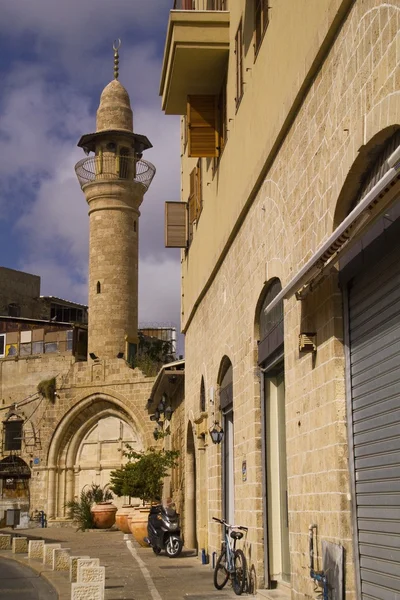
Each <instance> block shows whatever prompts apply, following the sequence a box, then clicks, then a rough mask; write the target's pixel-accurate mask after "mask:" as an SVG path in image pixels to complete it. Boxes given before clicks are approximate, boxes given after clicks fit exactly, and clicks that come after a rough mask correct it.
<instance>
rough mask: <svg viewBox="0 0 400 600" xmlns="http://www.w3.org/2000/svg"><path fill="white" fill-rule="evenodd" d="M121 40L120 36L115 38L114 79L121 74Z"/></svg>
mask: <svg viewBox="0 0 400 600" xmlns="http://www.w3.org/2000/svg"><path fill="white" fill-rule="evenodd" d="M121 43H122V42H121V40H120V39H119V38H118V39H117V40H114V43H113V50H114V79H118V75H119V53H118V50H119V49H120V48H121Z"/></svg>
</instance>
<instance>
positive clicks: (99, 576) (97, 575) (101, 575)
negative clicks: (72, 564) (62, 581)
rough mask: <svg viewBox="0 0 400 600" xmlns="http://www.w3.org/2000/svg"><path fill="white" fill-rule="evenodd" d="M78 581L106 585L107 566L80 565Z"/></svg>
mask: <svg viewBox="0 0 400 600" xmlns="http://www.w3.org/2000/svg"><path fill="white" fill-rule="evenodd" d="M78 583H102V584H103V585H104V587H105V585H106V568H105V567H80V569H79V580H78Z"/></svg>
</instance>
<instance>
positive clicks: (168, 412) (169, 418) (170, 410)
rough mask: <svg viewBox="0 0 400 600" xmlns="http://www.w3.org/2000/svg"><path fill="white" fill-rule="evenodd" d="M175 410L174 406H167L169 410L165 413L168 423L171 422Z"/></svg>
mask: <svg viewBox="0 0 400 600" xmlns="http://www.w3.org/2000/svg"><path fill="white" fill-rule="evenodd" d="M173 412H174V411H173V409H172V406H167V408H166V409H165V411H164V417H165V418H166V419H167V421H170V420H171V417H172V413H173Z"/></svg>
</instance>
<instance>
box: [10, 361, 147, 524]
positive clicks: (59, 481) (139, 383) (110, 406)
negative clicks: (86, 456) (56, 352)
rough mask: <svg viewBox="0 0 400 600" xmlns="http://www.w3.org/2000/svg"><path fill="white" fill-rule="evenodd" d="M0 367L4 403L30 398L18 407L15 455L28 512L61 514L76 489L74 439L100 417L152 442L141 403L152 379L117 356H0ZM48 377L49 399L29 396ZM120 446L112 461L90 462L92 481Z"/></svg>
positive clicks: (99, 479)
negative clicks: (26, 480) (21, 464)
mask: <svg viewBox="0 0 400 600" xmlns="http://www.w3.org/2000/svg"><path fill="white" fill-rule="evenodd" d="M41 366H42V370H41V369H40V367H41ZM0 370H1V371H0V373H1V385H2V388H1V389H2V395H3V404H4V405H9V404H11V403H12V402H20V401H21V400H22V399H26V398H28V397H29V396H31V395H33V397H34V398H35V399H34V401H33V402H29V404H26V405H23V406H21V407H20V411H21V414H22V416H24V417H25V419H26V421H25V424H24V436H26V439H25V440H24V441H23V444H22V450H21V453H20V456H21V458H22V459H23V460H24V461H25V462H26V463H27V464H28V466H30V467H31V474H32V476H31V479H30V484H29V487H30V509H29V510H30V513H33V512H34V511H35V510H44V511H45V512H46V514H47V516H48V517H66V511H65V502H66V501H67V500H70V499H73V498H74V496H75V495H77V494H78V493H79V491H80V490H78V487H79V481H80V480H79V471H80V467H79V464H75V460H76V457H77V452H78V450H79V447H80V443H81V442H82V440H83V439H84V436H85V435H86V434H87V433H88V431H89V430H90V428H91V427H94V426H95V425H96V423H97V422H98V421H99V420H100V419H102V418H107V417H110V416H112V417H116V418H120V419H121V420H122V421H123V422H125V423H126V424H127V426H128V427H130V428H131V429H132V430H133V431H134V432H136V433H135V435H136V439H137V440H138V443H139V444H140V447H146V446H148V445H150V444H151V442H152V435H151V434H152V423H151V421H150V420H149V417H148V414H147V411H146V408H145V407H146V402H147V399H148V397H149V395H150V391H151V388H152V385H153V383H154V378H149V377H145V376H144V375H143V374H142V373H141V371H139V370H138V369H135V370H133V369H131V368H130V367H129V366H128V365H127V364H126V363H125V361H124V360H122V359H117V358H115V359H114V360H108V361H97V362H92V361H91V362H89V363H86V362H82V363H72V362H71V360H70V359H69V360H67V359H66V357H64V356H54V357H52V356H48V357H45V356H43V357H40V358H39V359H34V360H32V359H31V358H27V359H19V360H18V361H14V360H5V361H0ZM51 376H56V382H57V395H56V397H55V399H54V402H51V401H49V400H48V399H46V398H42V397H36V396H35V393H36V387H37V384H38V382H39V381H40V380H42V379H45V378H46V379H47V378H49V377H51ZM2 434H3V432H2V429H1V435H2ZM123 450H124V448H121V453H120V458H119V459H118V462H117V463H116V464H115V462H114V463H113V460H114V461H115V459H112V460H108V459H107V454H105V455H104V456H103V457H99V458H98V460H96V461H95V463H96V464H95V465H94V469H95V471H96V472H95V474H94V479H95V481H96V482H98V483H101V484H102V485H103V484H104V483H105V482H104V481H103V480H102V476H101V470H102V468H103V469H104V468H105V467H106V466H107V465H108V469H109V468H110V467H111V468H114V467H113V465H114V464H115V467H118V466H120V465H121V464H122V463H123V462H124V461H125V460H126V459H124V457H123ZM104 452H105V453H107V448H106V445H105V446H104ZM0 458H1V457H0ZM100 458H101V459H100Z"/></svg>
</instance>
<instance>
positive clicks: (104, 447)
mask: <svg viewBox="0 0 400 600" xmlns="http://www.w3.org/2000/svg"><path fill="white" fill-rule="evenodd" d="M144 441H145V436H144V435H143V432H142V431H141V429H140V427H139V425H138V423H137V422H136V419H135V418H134V417H133V415H132V414H131V412H130V411H129V409H127V408H126V407H125V406H123V405H122V403H121V402H120V401H119V400H117V399H115V398H113V397H111V396H108V395H102V394H96V395H95V396H94V397H89V398H87V399H85V400H84V401H81V402H80V403H79V404H78V405H76V406H75V407H74V408H73V409H71V411H69V412H68V413H67V414H66V415H65V416H64V418H63V419H62V421H61V422H60V423H59V425H58V427H57V429H56V431H55V433H54V435H53V438H52V441H51V443H50V448H49V454H48V507H47V512H48V518H49V519H65V518H66V517H67V514H66V510H65V504H66V502H68V501H70V500H73V499H74V498H76V497H77V496H79V494H80V491H81V489H82V488H83V487H84V486H85V485H87V484H90V483H97V484H100V485H105V484H106V483H108V479H109V474H110V472H111V470H113V469H116V468H118V467H120V466H121V465H122V464H124V463H125V462H126V458H125V457H124V456H123V450H124V448H125V445H126V443H130V444H131V445H132V446H133V447H134V448H135V449H137V450H141V449H143V448H144ZM122 501H123V500H121V501H118V499H116V502H117V504H118V502H119V503H122Z"/></svg>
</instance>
